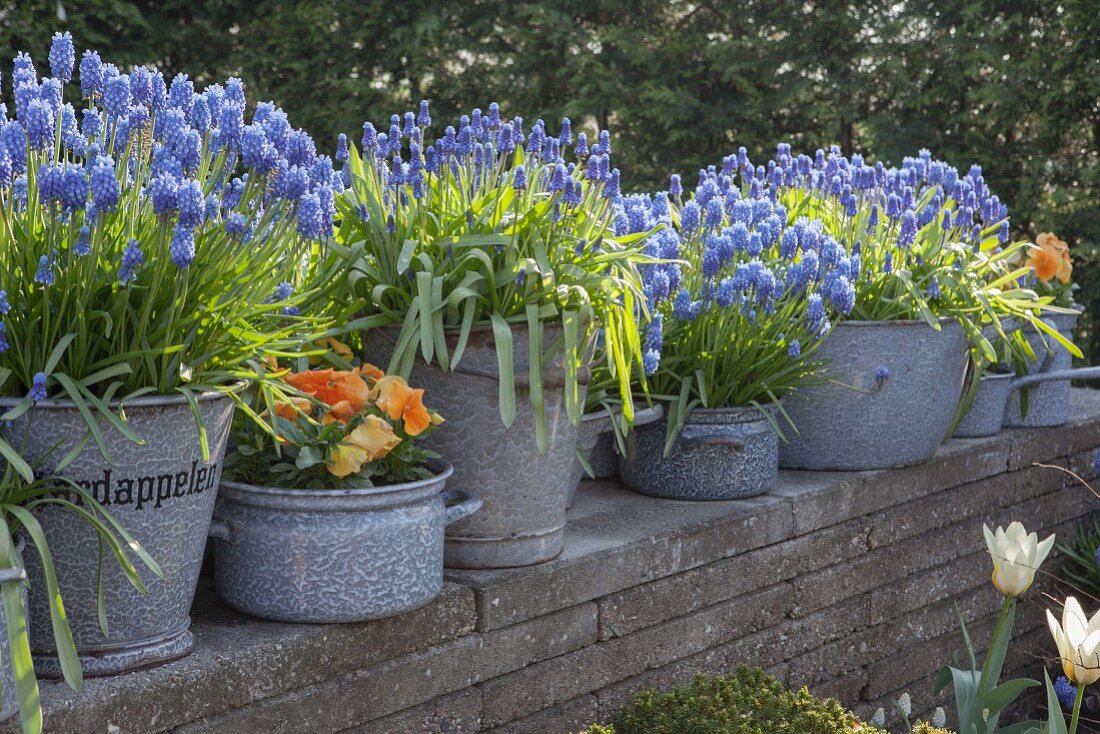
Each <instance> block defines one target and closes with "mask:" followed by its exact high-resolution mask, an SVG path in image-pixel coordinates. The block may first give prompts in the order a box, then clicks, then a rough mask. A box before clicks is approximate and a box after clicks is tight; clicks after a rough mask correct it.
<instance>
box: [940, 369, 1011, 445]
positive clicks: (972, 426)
mask: <svg viewBox="0 0 1100 734" xmlns="http://www.w3.org/2000/svg"><path fill="white" fill-rule="evenodd" d="M1012 383H1013V375H1012V374H1011V373H1007V372H994V373H987V374H984V375H982V377H981V379H980V381H979V382H978V390H977V392H975V393H974V401H973V402H972V403H971V404H970V409H969V410H968V411H967V412H966V416H965V417H963V419H962V420H961V421H959V425H958V426H957V427H956V428H955V433H954V435H955V436H956V437H957V438H981V437H983V436H994V435H996V434H997V432H999V431H1000V430H1001V424H1002V423H1003V421H1004V415H1005V405H1006V403H1007V402H1008V394H1009V393H1010V392H1011V391H1012Z"/></svg>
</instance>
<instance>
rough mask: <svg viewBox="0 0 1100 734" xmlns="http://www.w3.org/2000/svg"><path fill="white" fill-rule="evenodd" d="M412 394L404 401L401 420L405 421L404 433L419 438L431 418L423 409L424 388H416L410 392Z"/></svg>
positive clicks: (425, 409) (430, 421)
mask: <svg viewBox="0 0 1100 734" xmlns="http://www.w3.org/2000/svg"><path fill="white" fill-rule="evenodd" d="M410 392H411V393H412V394H411V395H410V396H409V399H408V400H407V401H405V409H404V410H403V411H402V412H401V418H402V419H403V420H404V421H405V433H407V434H409V435H410V436H419V435H420V434H421V433H423V432H424V429H425V428H427V427H428V426H430V425H431V423H432V417H431V415H430V414H429V413H428V409H427V408H425V407H424V388H422V387H418V388H416V389H415V390H411V391H410Z"/></svg>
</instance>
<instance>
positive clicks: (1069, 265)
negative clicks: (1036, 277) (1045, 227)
mask: <svg viewBox="0 0 1100 734" xmlns="http://www.w3.org/2000/svg"><path fill="white" fill-rule="evenodd" d="M1035 244H1037V245H1039V247H1041V248H1043V249H1044V250H1047V251H1049V252H1051V253H1053V254H1054V255H1056V256H1057V258H1058V259H1059V261H1060V263H1059V267H1058V271H1057V272H1056V273H1054V276H1055V277H1057V278H1058V281H1059V282H1061V283H1063V284H1065V283H1069V281H1070V279H1071V278H1072V277H1073V260H1072V258H1070V254H1069V244H1067V243H1066V241H1065V240H1060V239H1058V236H1057V235H1055V234H1054V233H1053V232H1040V233H1039V236H1038V237H1036V238H1035ZM1044 280H1049V278H1044Z"/></svg>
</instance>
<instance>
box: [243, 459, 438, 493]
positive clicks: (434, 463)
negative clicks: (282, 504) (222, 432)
mask: <svg viewBox="0 0 1100 734" xmlns="http://www.w3.org/2000/svg"><path fill="white" fill-rule="evenodd" d="M428 468H429V469H430V470H432V471H433V472H435V474H434V475H433V476H431V477H428V478H427V479H416V480H413V481H411V482H401V483H400V484H386V485H383V486H381V487H349V488H346V489H297V488H293V487H289V488H284V487H260V486H257V485H255V484H246V483H244V482H234V481H231V480H229V479H223V480H222V481H221V484H222V486H225V487H228V488H229V489H234V490H238V491H241V492H248V493H250V494H254V495H266V496H268V497H317V498H324V497H330V498H340V497H383V496H385V495H388V494H399V493H401V492H407V491H409V490H410V489H417V488H419V487H422V486H424V485H426V484H427V483H429V482H438V481H440V480H447V479H449V478H450V476H451V474H453V473H454V467H453V466H451V463H450V462H449V461H445V460H443V459H428Z"/></svg>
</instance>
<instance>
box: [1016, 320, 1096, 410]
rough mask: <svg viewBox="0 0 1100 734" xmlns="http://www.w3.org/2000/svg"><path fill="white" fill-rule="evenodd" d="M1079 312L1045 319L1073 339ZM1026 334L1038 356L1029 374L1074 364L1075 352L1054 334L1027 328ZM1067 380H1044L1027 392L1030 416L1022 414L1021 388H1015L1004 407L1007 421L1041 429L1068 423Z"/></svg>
mask: <svg viewBox="0 0 1100 734" xmlns="http://www.w3.org/2000/svg"><path fill="white" fill-rule="evenodd" d="M1079 315H1080V314H1077V313H1069V314H1064V313H1054V314H1050V315H1049V316H1046V317H1044V318H1043V320H1044V321H1046V322H1047V323H1048V324H1050V325H1051V326H1053V327H1054V328H1055V329H1057V330H1058V332H1059V333H1060V334H1062V336H1064V337H1066V338H1067V339H1071V340H1072V338H1073V327H1074V325H1075V324H1076V323H1077V317H1078V316H1079ZM1024 336H1025V338H1026V339H1027V342H1028V344H1030V345H1031V349H1032V351H1033V352H1035V359H1034V360H1033V361H1031V362H1030V363H1029V364H1028V374H1029V375H1037V374H1040V373H1044V372H1062V371H1065V370H1068V369H1069V368H1070V366H1071V365H1072V364H1073V355H1071V354H1070V353H1069V352H1068V351H1067V350H1066V348H1065V347H1063V346H1062V345H1061V344H1058V343H1057V342H1055V341H1054V340H1053V339H1052V338H1051V337H1049V336H1047V335H1046V334H1043V333H1041V332H1039V331H1038V330H1037V329H1034V328H1032V327H1028V328H1027V329H1025V331H1024ZM1069 390H1070V383H1069V381H1068V380H1053V381H1046V382H1042V383H1041V384H1039V385H1037V386H1034V387H1030V388H1029V389H1028V391H1027V415H1024V414H1023V409H1022V405H1021V401H1020V390H1019V389H1014V390H1013V391H1012V394H1011V395H1009V397H1008V403H1007V405H1006V406H1005V413H1004V424H1005V425H1006V426H1011V427H1021V428H1039V427H1042V426H1061V425H1064V424H1066V423H1068V422H1069Z"/></svg>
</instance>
